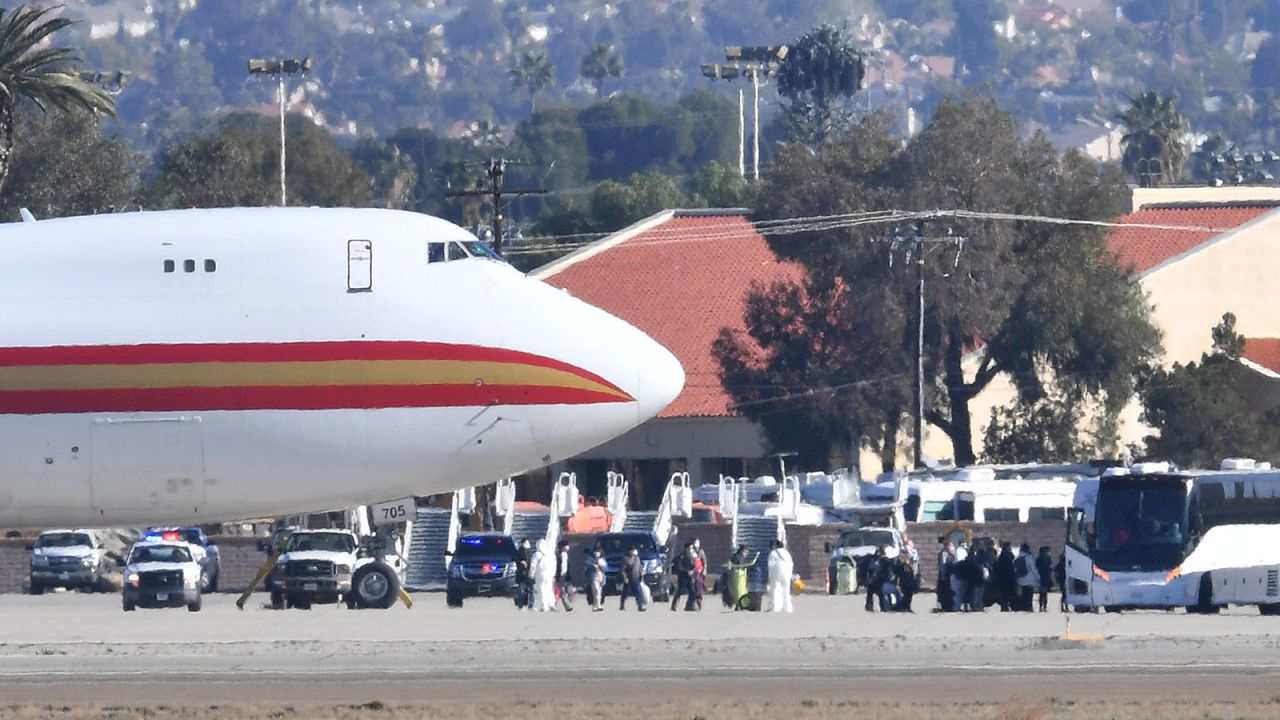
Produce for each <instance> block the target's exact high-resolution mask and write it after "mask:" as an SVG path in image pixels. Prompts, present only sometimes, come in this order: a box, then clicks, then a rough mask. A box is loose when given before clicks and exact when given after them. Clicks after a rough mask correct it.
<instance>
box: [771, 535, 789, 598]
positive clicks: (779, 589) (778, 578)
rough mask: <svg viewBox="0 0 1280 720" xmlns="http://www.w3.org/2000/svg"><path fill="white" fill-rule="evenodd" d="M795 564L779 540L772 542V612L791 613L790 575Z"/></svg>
mask: <svg viewBox="0 0 1280 720" xmlns="http://www.w3.org/2000/svg"><path fill="white" fill-rule="evenodd" d="M794 571H795V562H793V561H792V559H791V553H789V552H787V549H786V548H785V547H783V545H782V541H781V540H774V541H773V549H772V550H770V551H769V608H770V609H771V610H773V611H774V612H783V611H784V610H785V611H786V612H791V575H792V573H793V572H794Z"/></svg>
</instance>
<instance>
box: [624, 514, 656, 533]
mask: <svg viewBox="0 0 1280 720" xmlns="http://www.w3.org/2000/svg"><path fill="white" fill-rule="evenodd" d="M657 519H658V513H657V512H655V511H653V510H628V511H627V516H626V519H625V520H624V521H623V522H622V532H653V523H654V522H655V521H657Z"/></svg>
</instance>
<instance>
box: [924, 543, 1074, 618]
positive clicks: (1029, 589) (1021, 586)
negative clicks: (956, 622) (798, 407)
mask: <svg viewBox="0 0 1280 720" xmlns="http://www.w3.org/2000/svg"><path fill="white" fill-rule="evenodd" d="M995 545H996V544H995V541H994V540H991V539H989V538H988V539H984V540H982V541H979V542H976V543H974V545H973V546H972V547H969V546H966V545H962V544H957V543H956V542H955V541H954V540H946V542H945V544H944V546H943V548H942V550H941V551H940V552H939V553H938V585H937V593H938V607H939V609H940V610H941V611H942V612H971V611H972V612H982V611H983V610H985V609H986V608H987V606H989V605H993V604H994V605H999V606H1000V610H1001V611H1002V612H1009V611H1020V612H1032V611H1033V610H1035V609H1036V608H1037V607H1038V609H1039V610H1040V612H1048V611H1049V592H1050V591H1051V590H1052V589H1053V587H1054V585H1055V584H1056V585H1057V586H1058V587H1059V588H1061V587H1062V586H1063V584H1064V583H1065V580H1066V578H1065V575H1066V572H1065V559H1064V558H1063V557H1062V556H1059V557H1058V560H1057V562H1056V563H1055V562H1054V559H1053V556H1052V555H1051V554H1050V552H1049V547H1048V546H1041V547H1040V549H1039V552H1037V553H1034V554H1033V553H1032V552H1031V546H1030V545H1028V544H1027V543H1023V544H1022V546H1021V547H1020V548H1018V551H1017V553H1015V552H1014V551H1013V544H1012V543H1010V542H1007V541H1006V542H1002V543H1000V550H999V551H998V552H997V551H996V547H995ZM1037 595H1038V596H1039V598H1038V599H1039V602H1038V603H1037V602H1036V600H1037Z"/></svg>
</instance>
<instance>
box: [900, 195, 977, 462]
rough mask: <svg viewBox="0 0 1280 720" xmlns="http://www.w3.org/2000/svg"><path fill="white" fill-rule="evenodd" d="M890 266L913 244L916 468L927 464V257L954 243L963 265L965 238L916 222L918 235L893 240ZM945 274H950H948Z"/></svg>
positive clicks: (957, 261)
mask: <svg viewBox="0 0 1280 720" xmlns="http://www.w3.org/2000/svg"><path fill="white" fill-rule="evenodd" d="M889 243H890V244H889V267H893V254H894V252H895V251H897V249H898V246H899V245H902V244H903V243H909V244H908V246H907V264H909V265H910V264H912V260H914V261H915V263H914V264H915V269H916V308H915V309H916V313H915V315H916V316H915V321H916V342H915V348H914V349H915V356H916V357H915V360H916V373H915V375H916V377H915V383H914V387H913V388H912V401H913V402H912V405H913V406H914V407H913V408H912V416H913V417H912V426H913V433H912V436H913V440H914V447H913V450H912V460H913V466H914V467H916V468H922V467H924V260H925V255H926V254H927V252H928V250H929V248H930V247H933V246H939V245H943V246H952V247H954V248H955V249H956V255H955V259H954V261H953V262H952V267H953V269H954V268H955V267H958V266H959V265H960V253H961V252H963V251H964V243H965V239H964V238H963V237H957V236H954V235H952V234H951V231H950V230H948V231H947V235H946V237H937V238H930V237H926V236H925V234H924V221H923V220H918V221H917V222H916V227H915V234H914V235H913V236H912V237H911V239H910V240H905V239H904V238H903V237H902V236H901V235H898V234H895V235H894V237H893V238H892V239H891V240H890V241H889ZM943 277H950V276H949V275H944V276H943Z"/></svg>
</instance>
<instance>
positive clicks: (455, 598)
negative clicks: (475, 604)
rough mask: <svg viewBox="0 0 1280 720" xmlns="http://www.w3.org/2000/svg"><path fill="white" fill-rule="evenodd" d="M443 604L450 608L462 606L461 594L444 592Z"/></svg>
mask: <svg viewBox="0 0 1280 720" xmlns="http://www.w3.org/2000/svg"><path fill="white" fill-rule="evenodd" d="M444 604H445V605H446V606H448V607H451V608H460V607H462V596H461V595H455V594H453V593H445V596H444Z"/></svg>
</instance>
